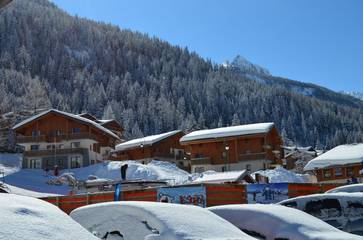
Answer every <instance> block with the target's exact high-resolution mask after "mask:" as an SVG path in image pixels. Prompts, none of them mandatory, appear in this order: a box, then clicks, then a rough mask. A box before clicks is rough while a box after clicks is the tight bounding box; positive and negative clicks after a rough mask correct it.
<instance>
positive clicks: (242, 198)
mask: <svg viewBox="0 0 363 240" xmlns="http://www.w3.org/2000/svg"><path fill="white" fill-rule="evenodd" d="M188 186H200V185H188ZM188 186H185V187H188ZM203 186H205V187H206V205H207V207H210V206H217V205H225V204H242V203H247V189H246V185H242V184H204V185H203ZM337 186H340V185H337V184H305V183H304V184H302V183H301V184H299V183H289V184H288V196H289V198H292V197H297V196H303V195H309V194H315V193H323V192H325V191H327V190H329V189H332V188H335V187H337ZM42 199H43V200H45V201H47V202H50V203H52V204H54V205H56V206H58V207H59V208H60V209H61V210H63V211H64V212H66V213H68V214H69V213H70V212H71V211H72V210H73V209H76V208H78V207H81V206H85V205H89V204H95V203H101V202H112V201H114V193H113V192H102V193H90V194H82V195H74V196H59V197H46V198H42ZM120 200H121V201H150V202H156V201H157V189H144V190H133V191H124V192H122V194H121V199H120Z"/></svg>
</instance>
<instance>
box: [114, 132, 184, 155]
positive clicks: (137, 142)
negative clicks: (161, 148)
mask: <svg viewBox="0 0 363 240" xmlns="http://www.w3.org/2000/svg"><path fill="white" fill-rule="evenodd" d="M180 132H181V130H175V131H171V132H167V133H161V134H157V135H151V136H146V137H143V138H137V139H133V140H130V141H126V142H123V143H120V144H119V145H117V146H116V151H124V150H127V149H131V148H137V147H141V146H149V145H153V144H154V143H157V142H160V141H161V140H163V139H165V138H168V137H171V136H173V135H175V134H177V133H180Z"/></svg>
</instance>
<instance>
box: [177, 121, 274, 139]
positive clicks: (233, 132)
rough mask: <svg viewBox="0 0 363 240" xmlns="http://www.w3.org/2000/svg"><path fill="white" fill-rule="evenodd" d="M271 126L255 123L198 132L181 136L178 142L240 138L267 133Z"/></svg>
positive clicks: (271, 124) (272, 124) (270, 124)
mask: <svg viewBox="0 0 363 240" xmlns="http://www.w3.org/2000/svg"><path fill="white" fill-rule="evenodd" d="M273 126H274V123H255V124H248V125H240V126H233V127H223V128H215V129H206V130H199V131H194V132H191V133H189V134H187V135H185V136H183V137H182V138H181V139H180V142H187V141H194V140H201V139H210V138H221V137H232V136H241V135H247V134H256V133H267V132H269V131H270V130H271V128H273Z"/></svg>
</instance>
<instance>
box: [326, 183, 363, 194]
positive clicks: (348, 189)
mask: <svg viewBox="0 0 363 240" xmlns="http://www.w3.org/2000/svg"><path fill="white" fill-rule="evenodd" d="M339 192H345V193H353V192H361V193H363V183H358V184H351V185H347V186H341V187H337V188H333V189H330V190H329V191H327V192H326V193H339Z"/></svg>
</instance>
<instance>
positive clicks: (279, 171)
mask: <svg viewBox="0 0 363 240" xmlns="http://www.w3.org/2000/svg"><path fill="white" fill-rule="evenodd" d="M256 173H258V174H261V175H263V176H266V177H268V178H269V181H270V183H282V182H287V183H305V182H309V175H308V174H297V173H294V172H291V171H289V170H286V169H285V168H283V167H276V168H275V169H272V170H260V171H257V172H254V173H253V174H252V175H253V176H255V174H256Z"/></svg>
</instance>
